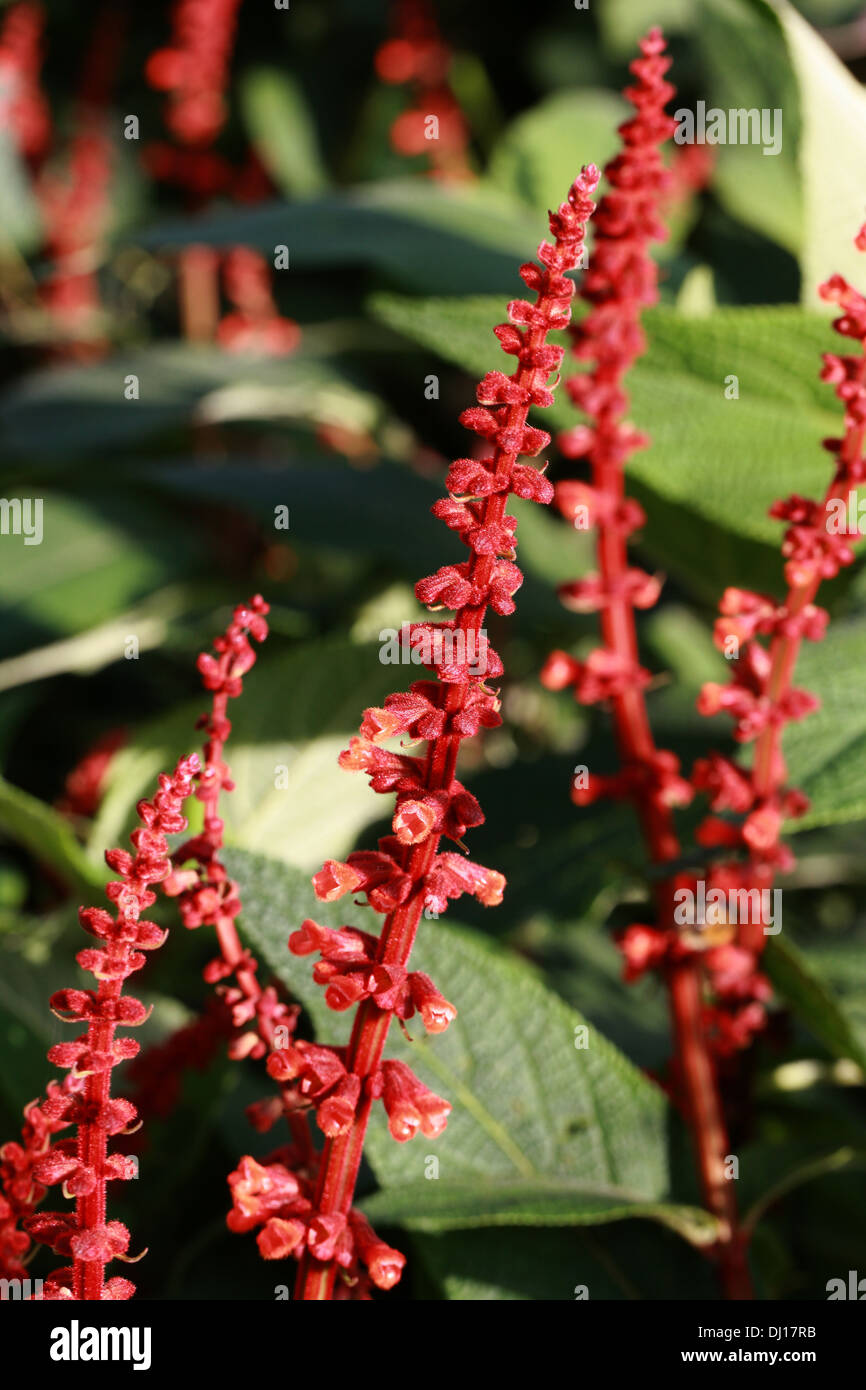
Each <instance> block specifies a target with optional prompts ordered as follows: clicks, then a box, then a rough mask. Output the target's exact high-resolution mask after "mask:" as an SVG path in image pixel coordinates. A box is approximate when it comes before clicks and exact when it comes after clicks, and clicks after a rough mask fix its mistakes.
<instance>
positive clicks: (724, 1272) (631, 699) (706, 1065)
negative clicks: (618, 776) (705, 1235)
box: [592, 460, 752, 1299]
mask: <svg viewBox="0 0 866 1390" xmlns="http://www.w3.org/2000/svg"><path fill="white" fill-rule="evenodd" d="M592 473H593V485H594V486H595V487H596V488H598V489H599V491H603V492H604V493H606V494H607V495H609V496H611V495H613V496H616V497H617V499H621V498H622V497H623V495H624V491H625V478H624V472H623V469H622V468H621V467H620V466H619V465H618V464H609V463H607V462H604V461H602V462H596V461H595V460H593V462H592ZM596 559H597V563H598V570H599V575H600V578H601V581H602V586H603V589H604V591H606V593H607V594H608V595H609V596H610V597H609V601H608V602H606V604H605V606H604V608H603V609H602V611H601V631H602V637H603V639H604V644H605V646H606V647H607V649H608V650H609V651H612V652H615V653H616V654H617V655H618V656H620V657H621V658H622V659H623V661H624V662H625V663H627V665H628V666H629V667H632V668H633V667H636V666H637V665H638V644H637V632H636V628H635V620H634V608H633V607H632V605H631V604H630V603H629V602H628V600H627V599H624V598H622V597H620V592H621V590H620V584H621V581H622V579H623V577H624V575H625V573H626V570H627V568H628V551H627V546H626V538H625V536H624V534H623V533H622V531H621V530H619V528H616V527H605V526H599V528H598V531H597V541H596ZM611 706H612V715H613V723H614V731H615V734H616V741H617V747H618V749H619V754H620V758H621V760H622V762H623V763H624V764H625V765H629V764H631V765H634V764H636V763H638V764H644V765H645V766H647V767H649V766H651V764H652V760H653V758H654V756H655V754H656V752H657V748H656V744H655V741H654V739H653V736H652V730H651V728H650V722H649V716H648V713H647V708H646V701H645V700H644V697H643V692H642V691H641V690H640V689H639V688H637V687H636V686H629V687H628V688H627V689H626V690H624V691H623V693H622V694H621V695H617V696H615V697H614V698H613V699H612V700H611ZM637 811H638V816H639V819H640V822H641V828H642V830H643V834H644V838H645V840H646V843H647V847H648V850H649V854H650V858H651V859H652V861H653V863H656V864H664V863H669V862H670V861H672V860H674V859H676V858H677V857H678V856H679V853H680V845H679V840H678V837H677V833H676V829H675V826H674V821H673V816H672V814H671V811H670V810H669V809H668V807H666V806H664V805H661V804H660V803H659V802H658V801H657V799H656V798H647V799H646V800H642V801H641V802H640V803H639V804H638V806H637ZM656 899H657V904H658V916H659V923H660V925H662V926H666V925H668V924H672V923H673V921H674V916H673V901H672V898H671V894H670V889H669V886H668V885H667V884H663V885H662V886H661V887H660V888H659V890H658V891H657V894H656ZM667 988H668V1004H669V1008H670V1015H671V1026H672V1031H673V1036H674V1043H675V1051H676V1055H677V1056H678V1058H679V1060H680V1064H681V1071H682V1088H683V1098H684V1101H685V1111H686V1117H687V1121H688V1124H689V1128H690V1129H691V1133H692V1142H693V1144H694V1148H695V1153H696V1157H697V1164H698V1172H699V1176H700V1182H701V1191H702V1193H703V1199H704V1204H705V1206H706V1207H707V1209H708V1210H709V1211H711V1212H712V1213H713V1215H714V1216H716V1217H717V1218H718V1219H719V1221H720V1223H721V1231H720V1236H719V1240H718V1244H717V1247H716V1251H717V1255H718V1260H719V1272H720V1275H721V1279H722V1285H723V1288H724V1291H725V1295H726V1297H728V1298H732V1299H741V1298H751V1297H752V1291H751V1285H750V1281H749V1274H748V1269H747V1267H746V1264H745V1256H744V1252H743V1249H742V1243H741V1240H740V1237H739V1235H738V1217H737V1202H736V1196H735V1193H734V1188H733V1184H732V1183H731V1182H730V1181H729V1180H728V1179H727V1178H726V1177H725V1172H724V1162H723V1155H724V1154H725V1153H726V1152H727V1147H728V1141H727V1135H726V1132H725V1123H724V1119H723V1116H722V1106H721V1099H720V1096H719V1092H718V1087H717V1084H716V1078H715V1072H714V1068H713V1064H712V1061H711V1058H710V1054H709V1050H708V1047H707V1040H706V1036H705V1033H704V1030H703V1027H702V1024H701V994H702V978H701V967H700V964H699V963H698V962H697V961H695V960H693V959H689V960H686V961H683V962H680V963H678V964H677V965H675V966H674V967H673V968H671V969H670V970H669V971H668V974H667Z"/></svg>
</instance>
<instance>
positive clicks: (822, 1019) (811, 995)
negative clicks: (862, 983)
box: [762, 934, 866, 1071]
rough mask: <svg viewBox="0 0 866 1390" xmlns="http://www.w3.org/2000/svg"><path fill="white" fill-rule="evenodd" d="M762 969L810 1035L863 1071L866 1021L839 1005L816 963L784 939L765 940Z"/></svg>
mask: <svg viewBox="0 0 866 1390" xmlns="http://www.w3.org/2000/svg"><path fill="white" fill-rule="evenodd" d="M762 959H763V963H764V969H765V970H766V972H767V974H768V975H769V977H770V979H771V980H772V982H773V985H774V986H775V988H776V989H777V990H778V992H779V994H780V995H781V996H782V998H783V999H785V1000H786V1001H787V1003H788V1004H789V1005H790V1007H791V1008H792V1009H793V1011H794V1013H795V1014H796V1015H797V1017H798V1018H799V1019H801V1020H802V1022H803V1023H804V1024H805V1025H806V1027H807V1028H808V1029H809V1031H810V1032H811V1033H814V1035H815V1037H816V1038H818V1040H819V1041H820V1042H822V1043H823V1044H824V1046H825V1047H827V1048H828V1049H829V1050H830V1052H832V1053H833V1054H834V1056H836V1057H849V1058H851V1060H852V1061H854V1062H856V1063H857V1065H858V1066H859V1067H861V1068H862V1069H863V1070H864V1071H866V1017H864V1010H863V1008H862V995H861V1009H860V1016H859V1017H857V1016H856V1015H852V1014H851V1013H849V1011H848V1009H847V1008H846V1007H845V1004H844V1002H840V1001H839V1000H838V999H837V998H836V997H835V996H834V993H833V991H832V989H831V988H830V986H829V984H828V982H827V980H826V979H825V977H824V976H823V975H822V973H821V970H820V967H819V966H818V965H817V964H816V963H815V961H814V960H813V959H812V958H810V956H808V955H806V954H805V952H803V951H802V950H800V948H799V947H798V946H795V945H794V943H793V942H792V941H791V940H789V939H787V938H785V937H783V936H782V935H781V934H780V935H779V936H771V937H768V938H767V945H766V948H765V950H764V955H763V958H762Z"/></svg>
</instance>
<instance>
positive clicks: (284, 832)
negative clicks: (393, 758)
mask: <svg viewBox="0 0 866 1390" xmlns="http://www.w3.org/2000/svg"><path fill="white" fill-rule="evenodd" d="M412 669H413V670H415V669H416V668H414V667H413V668H412ZM393 684H394V672H393V670H392V668H391V667H389V666H387V665H383V664H382V663H381V662H380V661H378V660H377V652H376V649H375V648H371V647H369V646H355V645H353V644H352V643H350V642H347V641H345V640H344V639H340V638H329V639H327V640H325V641H321V642H318V643H315V644H313V645H304V646H302V647H300V648H298V649H296V650H293V651H291V652H289V653H287V654H285V655H281V656H278V657H274V656H269V655H267V654H265V655H263V657H262V659H261V660H260V662H259V663H258V664H257V665H256V667H255V670H254V671H253V672H251V674H250V675H249V676H248V677H247V678H246V680H245V682H244V691H243V695H242V697H241V698H240V699H239V700H237V702H236V703H235V704H233V707H232V710H231V720H232V735H231V739H230V741H229V743H228V745H227V748H226V758H227V760H228V762H229V765H230V767H231V769H232V777H233V780H234V782H235V784H236V789H235V790H234V791H233V792H232V793H231V795H227V796H226V797H225V798H224V800H223V802H222V803H221V811H220V814H221V815H222V816H223V818H224V820H225V825H226V837H227V840H228V842H229V843H230V844H233V845H237V846H241V847H243V848H247V849H264V850H266V851H267V853H268V854H270V855H272V856H274V858H275V859H282V860H285V861H286V862H287V863H290V864H296V865H300V866H301V867H302V868H305V869H314V868H318V867H319V866H320V864H321V862H322V860H323V859H324V858H325V857H326V856H327V855H328V854H331V855H334V854H336V855H339V854H341V853H345V852H347V851H348V850H349V849H350V848H351V846H352V844H353V842H354V839H355V836H356V835H357V833H358V831H359V830H360V829H361V828H362V827H363V826H364V825H365V824H367V823H368V822H369V821H370V820H372V819H373V818H374V817H375V816H377V815H379V814H380V813H381V808H380V806H379V805H378V804H377V798H376V796H375V793H373V792H371V791H370V789H369V787H368V786H367V783H366V780H365V779H364V778H363V777H359V776H352V775H351V774H350V773H348V772H344V771H343V770H342V768H340V767H339V766H338V764H337V757H338V755H339V753H340V752H341V750H342V749H343V748H345V747H346V744H347V742H348V738H349V736H350V735H351V734H352V733H355V732H356V730H357V726H358V723H359V721H360V716H361V711H362V710H363V708H364V707H365V706H367V705H378V704H381V702H382V700H383V699H384V697H385V695H386V694H388V692H389V691H390V690H391V688H392V687H393ZM205 704H206V700H205V697H204V695H202V697H201V698H199V699H196V700H195V701H194V702H190V704H188V705H185V706H184V707H183V708H182V709H180V710H176V711H174V712H173V713H172V714H171V715H169V716H167V717H164V718H160V719H158V720H156V721H155V722H153V723H151V724H149V725H148V726H147V727H145V728H144V729H141V730H139V731H138V732H137V733H136V735H135V737H134V738H133V739H132V741H131V742H130V744H129V745H127V747H125V748H123V749H121V750H120V752H119V753H118V754H117V755H116V757H115V758H113V759H112V763H111V768H110V770H109V777H108V781H107V785H106V790H105V795H104V797H103V801H102V805H101V807H100V811H99V816H98V818H97V820H96V822H95V824H94V826H93V829H92V833H91V838H90V846H91V852H92V853H93V855H94V856H96V855H97V854H99V853H100V852H101V850H102V849H103V848H104V846H105V845H109V844H119V843H121V839H122V837H123V835H124V834H125V832H126V831H127V830H128V829H130V828H131V827H132V826H133V825H134V824H135V803H136V801H137V800H138V799H139V798H140V797H141V796H144V795H146V794H147V793H148V792H149V789H150V788H151V787H152V786H153V785H154V782H155V780H156V777H157V775H158V773H159V772H161V771H164V770H165V769H166V768H171V767H173V766H174V765H175V763H176V762H177V759H178V758H179V757H180V756H182V755H183V754H185V753H187V752H189V751H190V750H191V749H192V748H194V747H195V746H196V743H197V736H196V734H195V732H194V725H195V721H196V718H197V716H198V715H199V714H200V713H201V711H202V709H203V708H204V707H205Z"/></svg>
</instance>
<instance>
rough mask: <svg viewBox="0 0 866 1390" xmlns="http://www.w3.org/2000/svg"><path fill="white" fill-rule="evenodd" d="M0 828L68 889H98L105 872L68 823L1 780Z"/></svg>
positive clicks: (57, 812)
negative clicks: (89, 857) (86, 851)
mask: <svg viewBox="0 0 866 1390" xmlns="http://www.w3.org/2000/svg"><path fill="white" fill-rule="evenodd" d="M0 828H2V829H3V830H4V831H5V832H6V834H7V835H8V836H9V837H10V839H12V840H14V841H15V843H16V844H19V845H23V846H24V848H25V849H27V850H29V851H30V853H31V854H32V855H33V857H34V858H35V859H36V860H38V862H39V863H41V864H47V865H48V866H49V867H50V868H52V869H53V870H54V871H55V872H56V873H57V874H58V875H59V876H60V878H62V879H63V881H64V883H66V884H68V885H69V887H70V888H75V889H84V890H89V889H92V888H94V887H96V888H101V887H102V885H103V883H104V882H105V877H106V875H105V873H104V872H103V871H102V869H100V868H99V867H98V866H97V865H95V864H94V863H92V862H91V860H90V859H88V857H87V855H86V854H85V852H84V850H83V849H82V847H81V845H80V844H79V843H78V841H77V840H76V838H75V835H74V834H73V832H72V827H71V826H70V824H69V822H68V821H67V820H66V819H65V818H64V817H63V816H61V815H60V812H59V811H55V810H54V809H53V807H51V806H46V804H45V802H44V801H40V800H39V798H38V797H36V796H31V795H30V793H29V792H25V791H22V789H21V788H20V787H14V786H13V785H12V783H11V782H7V781H5V780H4V779H3V778H0Z"/></svg>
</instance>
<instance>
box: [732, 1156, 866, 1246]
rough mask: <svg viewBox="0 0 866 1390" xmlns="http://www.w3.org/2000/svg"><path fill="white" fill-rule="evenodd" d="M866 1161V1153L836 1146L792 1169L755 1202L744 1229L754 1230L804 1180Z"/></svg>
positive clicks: (744, 1222) (747, 1213)
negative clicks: (772, 1208)
mask: <svg viewBox="0 0 866 1390" xmlns="http://www.w3.org/2000/svg"><path fill="white" fill-rule="evenodd" d="M864 1161H866V1153H862V1152H861V1153H858V1152H857V1150H856V1149H852V1148H844V1149H834V1150H833V1152H832V1153H829V1154H822V1155H820V1156H818V1157H816V1158H811V1159H809V1160H807V1161H806V1162H805V1163H802V1164H800V1165H798V1167H796V1168H792V1169H791V1171H790V1172H788V1173H785V1174H784V1175H783V1176H782V1177H781V1178H779V1179H778V1180H777V1181H776V1182H775V1183H773V1185H772V1186H771V1187H769V1188H768V1189H767V1191H766V1192H764V1193H762V1194H761V1196H760V1197H759V1198H758V1199H757V1201H755V1202H753V1203H752V1205H751V1206H750V1207H749V1209H748V1211H746V1212H745V1213H744V1215H743V1221H742V1229H743V1230H744V1231H745V1232H750V1231H752V1230H754V1228H755V1226H757V1224H758V1222H759V1221H760V1220H761V1219H762V1217H763V1216H764V1213H765V1212H766V1211H768V1210H769V1208H770V1207H771V1206H773V1204H774V1203H775V1202H777V1201H779V1199H780V1198H781V1197H784V1196H786V1195H787V1194H788V1193H789V1192H793V1191H795V1190H796V1189H797V1188H798V1187H802V1185H803V1183H806V1182H812V1181H813V1179H815V1178H821V1177H824V1176H825V1174H827V1173H837V1172H838V1171H839V1170H840V1169H841V1168H847V1167H848V1166H849V1164H852V1163H857V1164H858V1165H862V1164H863V1163H864Z"/></svg>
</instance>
